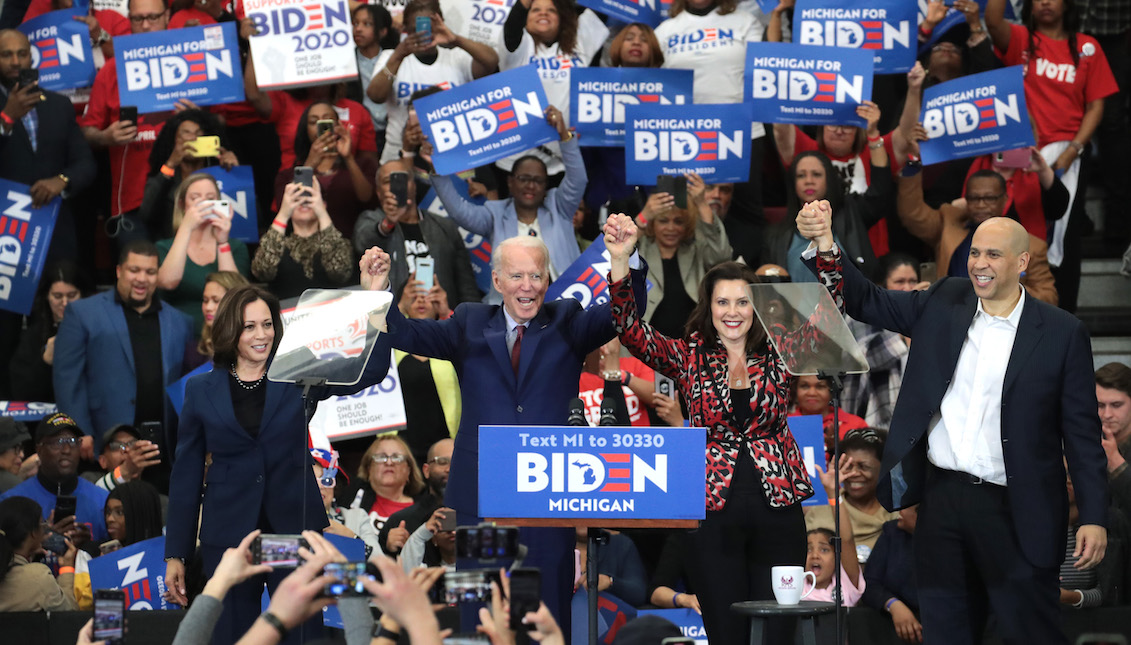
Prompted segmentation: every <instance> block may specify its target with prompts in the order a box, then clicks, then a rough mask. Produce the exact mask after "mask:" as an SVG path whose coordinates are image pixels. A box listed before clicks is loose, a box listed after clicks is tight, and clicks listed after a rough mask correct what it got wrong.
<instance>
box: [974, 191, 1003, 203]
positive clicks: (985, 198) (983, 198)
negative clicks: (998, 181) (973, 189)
mask: <svg viewBox="0 0 1131 645" xmlns="http://www.w3.org/2000/svg"><path fill="white" fill-rule="evenodd" d="M1004 196H1005V194H1004V193H1000V194H997V195H967V196H966V201H967V202H969V203H971V204H992V203H994V202H996V201H997V200H999V199H1001V198H1002V197H1004Z"/></svg>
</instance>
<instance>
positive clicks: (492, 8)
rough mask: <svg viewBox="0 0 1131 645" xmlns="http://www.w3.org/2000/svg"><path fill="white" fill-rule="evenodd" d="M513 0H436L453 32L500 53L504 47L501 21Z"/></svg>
mask: <svg viewBox="0 0 1131 645" xmlns="http://www.w3.org/2000/svg"><path fill="white" fill-rule="evenodd" d="M514 3H515V0H440V8H441V9H443V11H444V21H445V23H446V24H447V25H448V27H450V28H451V29H452V31H453V32H455V33H457V34H459V35H461V36H463V37H465V38H470V39H471V40H474V41H475V42H479V43H483V44H484V45H487V46H488V47H491V48H492V49H494V50H495V51H496V52H498V53H499V55H500V56H502V54H503V53H504V52H505V51H506V46H505V45H504V44H503V24H505V23H506V21H507V16H508V15H509V14H510V12H511V7H513V6H514Z"/></svg>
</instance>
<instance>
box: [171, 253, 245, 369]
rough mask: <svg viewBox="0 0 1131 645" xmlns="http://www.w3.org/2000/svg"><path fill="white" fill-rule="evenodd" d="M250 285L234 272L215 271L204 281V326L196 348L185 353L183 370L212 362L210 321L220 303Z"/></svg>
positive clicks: (201, 308) (202, 307)
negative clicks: (235, 291)
mask: <svg viewBox="0 0 1131 645" xmlns="http://www.w3.org/2000/svg"><path fill="white" fill-rule="evenodd" d="M245 284H250V283H249V282H248V281H247V278H245V277H243V276H242V275H240V274H239V273H237V272H235V271H216V272H214V273H209V274H208V277H207V278H205V279H204V295H203V297H202V298H201V300H200V311H201V313H202V314H203V315H204V326H203V327H202V328H201V329H200V340H199V341H197V343H196V347H193V348H190V349H189V350H188V351H187V352H185V369H186V370H193V369H196V368H197V367H199V366H201V365H203V364H204V363H206V362H208V361H210V360H212V354H213V353H214V351H215V348H214V347H213V345H212V321H213V320H214V319H215V318H216V312H217V311H218V310H219V309H220V301H221V300H223V299H224V296H225V295H227V293H228V292H229V291H231V290H232V289H235V288H236V287H242V286H243V285H245Z"/></svg>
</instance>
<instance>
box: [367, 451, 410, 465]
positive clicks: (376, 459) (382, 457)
mask: <svg viewBox="0 0 1131 645" xmlns="http://www.w3.org/2000/svg"><path fill="white" fill-rule="evenodd" d="M371 459H373V463H375V464H403V463H404V462H405V456H404V455H401V454H396V455H386V454H384V453H379V454H376V455H373V456H372V457H371Z"/></svg>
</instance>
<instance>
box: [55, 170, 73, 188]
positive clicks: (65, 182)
mask: <svg viewBox="0 0 1131 645" xmlns="http://www.w3.org/2000/svg"><path fill="white" fill-rule="evenodd" d="M57 176H58V177H59V179H62V180H63V185H64V186H70V185H71V178H70V177H68V176H66V175H64V174H63V173H59V174H58V175H57Z"/></svg>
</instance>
